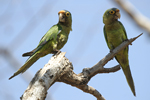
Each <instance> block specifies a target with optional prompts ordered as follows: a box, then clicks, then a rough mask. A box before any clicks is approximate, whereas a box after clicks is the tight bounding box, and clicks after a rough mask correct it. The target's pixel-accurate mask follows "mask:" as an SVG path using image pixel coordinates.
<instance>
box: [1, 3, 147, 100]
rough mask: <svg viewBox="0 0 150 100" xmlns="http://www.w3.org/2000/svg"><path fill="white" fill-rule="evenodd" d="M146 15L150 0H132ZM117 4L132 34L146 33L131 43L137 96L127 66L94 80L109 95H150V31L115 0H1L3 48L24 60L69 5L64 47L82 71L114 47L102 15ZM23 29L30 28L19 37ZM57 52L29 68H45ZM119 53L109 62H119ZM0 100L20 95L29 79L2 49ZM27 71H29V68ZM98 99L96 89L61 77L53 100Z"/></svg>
mask: <svg viewBox="0 0 150 100" xmlns="http://www.w3.org/2000/svg"><path fill="white" fill-rule="evenodd" d="M130 2H131V3H132V4H133V5H134V6H135V7H136V8H137V10H139V11H140V12H141V13H142V14H143V15H145V16H147V17H148V18H150V13H149V9H150V6H149V4H150V1H149V0H144V1H142V4H141V2H140V1H139V2H138V1H137V0H130ZM112 7H116V8H119V9H120V13H121V19H120V21H121V22H122V23H123V25H124V27H125V29H126V32H127V35H128V38H132V37H135V36H137V35H139V34H140V33H142V32H143V33H144V34H143V35H142V36H141V37H140V38H138V39H137V40H136V41H135V42H133V43H132V44H133V45H132V46H129V63H130V68H131V72H132V76H133V79H134V83H135V89H136V94H137V96H136V97H134V96H133V94H132V92H131V90H130V88H129V86H128V84H127V82H126V79H125V76H124V74H123V71H122V70H119V71H117V72H115V73H109V74H98V75H96V76H94V77H93V78H92V79H91V80H90V82H89V83H88V85H90V86H92V87H94V88H95V89H97V90H98V91H99V92H100V93H101V94H102V95H103V96H104V98H105V99H106V100H150V95H149V93H150V79H149V78H148V77H149V76H150V72H149V70H150V62H149V56H150V53H149V50H150V45H149V44H150V37H149V36H148V34H147V32H146V31H145V30H143V29H141V28H140V27H138V26H137V25H136V24H135V22H134V21H133V20H132V19H131V18H130V17H129V16H128V15H127V14H126V13H125V12H124V11H123V10H122V9H121V8H120V7H119V6H118V5H117V4H115V3H114V2H113V1H112V0H89V1H88V0H74V1H72V0H40V1H37V0H32V1H31V0H11V1H10V0H0V48H9V50H10V52H11V53H12V55H13V56H14V57H15V59H16V60H18V62H19V63H20V66H19V67H21V65H23V64H24V62H25V61H26V59H27V58H23V57H22V56H21V55H22V54H23V53H24V52H27V51H30V50H32V49H34V48H35V47H36V46H37V45H38V42H39V41H40V39H41V37H42V36H43V35H44V34H45V33H46V32H47V31H48V30H49V28H50V27H51V26H53V25H54V24H57V22H58V11H60V10H62V9H66V10H68V11H70V12H71V13H72V19H73V23H72V29H73V31H71V32H70V35H69V40H68V42H67V44H66V45H65V46H64V47H63V49H61V51H63V52H67V53H66V57H67V58H68V59H69V60H70V61H71V62H72V63H73V66H74V72H75V73H77V74H78V73H80V72H81V71H82V69H83V68H85V67H92V66H93V65H95V64H96V63H97V62H98V61H100V60H101V59H102V58H104V57H105V55H106V54H108V53H109V49H108V47H107V45H106V42H105V39H104V35H103V26H104V24H103V22H102V16H103V14H104V12H105V11H106V10H107V9H109V8H112ZM19 34H24V35H22V36H21V37H19V38H15V37H16V36H18V35H19ZM51 56H52V55H51V54H50V55H47V56H46V57H43V58H41V59H39V60H38V61H37V62H36V63H35V64H34V65H32V67H31V68H30V69H28V70H27V71H28V72H31V73H32V77H30V80H31V79H32V78H33V76H34V74H35V73H36V72H37V71H38V70H39V69H40V68H42V67H43V66H44V65H45V64H46V63H47V62H48V61H49V59H50V57H51ZM117 64H118V63H117V62H116V60H115V59H113V60H111V61H110V62H108V64H106V65H105V66H104V67H113V66H115V65H117ZM0 66H1V67H0V79H1V80H0V86H1V88H0V94H1V95H0V100H10V99H11V100H18V99H19V98H20V97H21V95H22V94H23V93H24V91H25V90H26V88H27V86H28V84H29V82H26V81H25V80H24V78H23V77H22V76H23V74H22V75H21V74H20V75H18V76H16V77H15V78H13V79H12V80H8V78H9V77H10V76H11V75H12V74H13V73H14V72H15V71H16V69H14V68H13V67H12V65H10V64H9V62H8V60H7V59H5V58H4V57H3V56H2V55H0ZM26 73H27V72H25V73H24V74H26ZM48 98H49V99H50V98H51V99H52V100H96V98H95V97H94V96H92V95H91V94H87V93H84V92H83V91H81V90H79V89H77V88H75V87H72V86H70V85H66V84H64V83H55V84H54V85H53V86H52V87H51V88H50V89H49V91H48V97H47V100H49V99H48Z"/></svg>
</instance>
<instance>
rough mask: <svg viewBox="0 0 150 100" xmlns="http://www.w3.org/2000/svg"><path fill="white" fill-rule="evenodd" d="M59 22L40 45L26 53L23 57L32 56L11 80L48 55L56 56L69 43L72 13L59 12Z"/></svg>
mask: <svg viewBox="0 0 150 100" xmlns="http://www.w3.org/2000/svg"><path fill="white" fill-rule="evenodd" d="M58 15H59V22H58V23H57V24H56V25H54V26H52V27H51V28H50V29H49V30H48V31H47V33H46V34H45V35H44V36H43V37H42V39H41V40H40V42H39V45H38V46H37V47H36V48H35V49H34V50H32V51H31V52H27V53H24V54H23V55H22V56H23V57H25V56H30V57H29V58H28V59H27V61H26V62H25V64H24V65H23V66H22V67H21V68H20V69H19V70H18V71H17V72H15V73H14V75H13V76H11V77H10V78H9V79H11V78H13V77H15V76H16V75H18V74H20V73H23V72H25V71H26V70H27V69H28V68H29V67H30V66H31V65H32V64H33V63H34V62H36V61H37V60H38V59H39V58H40V57H43V56H45V55H47V54H56V53H57V52H58V51H59V50H60V49H61V48H62V47H63V46H64V45H65V44H66V42H67V40H68V36H69V33H70V31H71V30H72V17H71V13H70V12H69V11H67V10H61V11H59V12H58Z"/></svg>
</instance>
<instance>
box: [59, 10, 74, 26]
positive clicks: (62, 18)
mask: <svg viewBox="0 0 150 100" xmlns="http://www.w3.org/2000/svg"><path fill="white" fill-rule="evenodd" d="M58 15H59V23H60V24H62V25H64V26H67V27H69V26H71V25H72V17H71V13H70V12H69V11H67V10H61V11H59V12H58Z"/></svg>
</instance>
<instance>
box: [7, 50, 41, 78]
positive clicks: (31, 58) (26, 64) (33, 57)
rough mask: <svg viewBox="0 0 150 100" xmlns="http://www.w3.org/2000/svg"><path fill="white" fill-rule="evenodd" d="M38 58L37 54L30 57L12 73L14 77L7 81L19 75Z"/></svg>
mask: <svg viewBox="0 0 150 100" xmlns="http://www.w3.org/2000/svg"><path fill="white" fill-rule="evenodd" d="M39 58H40V56H39V54H38V53H35V54H34V55H32V56H31V57H30V58H29V59H28V60H27V61H26V63H25V64H24V65H23V66H22V67H21V68H20V69H19V70H18V71H17V72H15V73H14V75H12V76H11V77H10V78H9V80H10V79H11V78H13V77H15V76H17V75H18V74H20V73H23V72H25V71H26V70H27V69H28V68H29V67H30V66H31V65H32V64H33V63H34V62H36V61H37V60H38V59H39Z"/></svg>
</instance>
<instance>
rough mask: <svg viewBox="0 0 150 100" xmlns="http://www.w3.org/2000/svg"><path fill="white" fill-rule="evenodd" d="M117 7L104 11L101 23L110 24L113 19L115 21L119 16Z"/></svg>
mask: <svg viewBox="0 0 150 100" xmlns="http://www.w3.org/2000/svg"><path fill="white" fill-rule="evenodd" d="M120 16H121V15H120V13H119V9H117V8H111V9H108V10H106V11H105V13H104V15H103V23H104V24H111V23H112V22H114V21H117V20H118V18H120Z"/></svg>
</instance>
